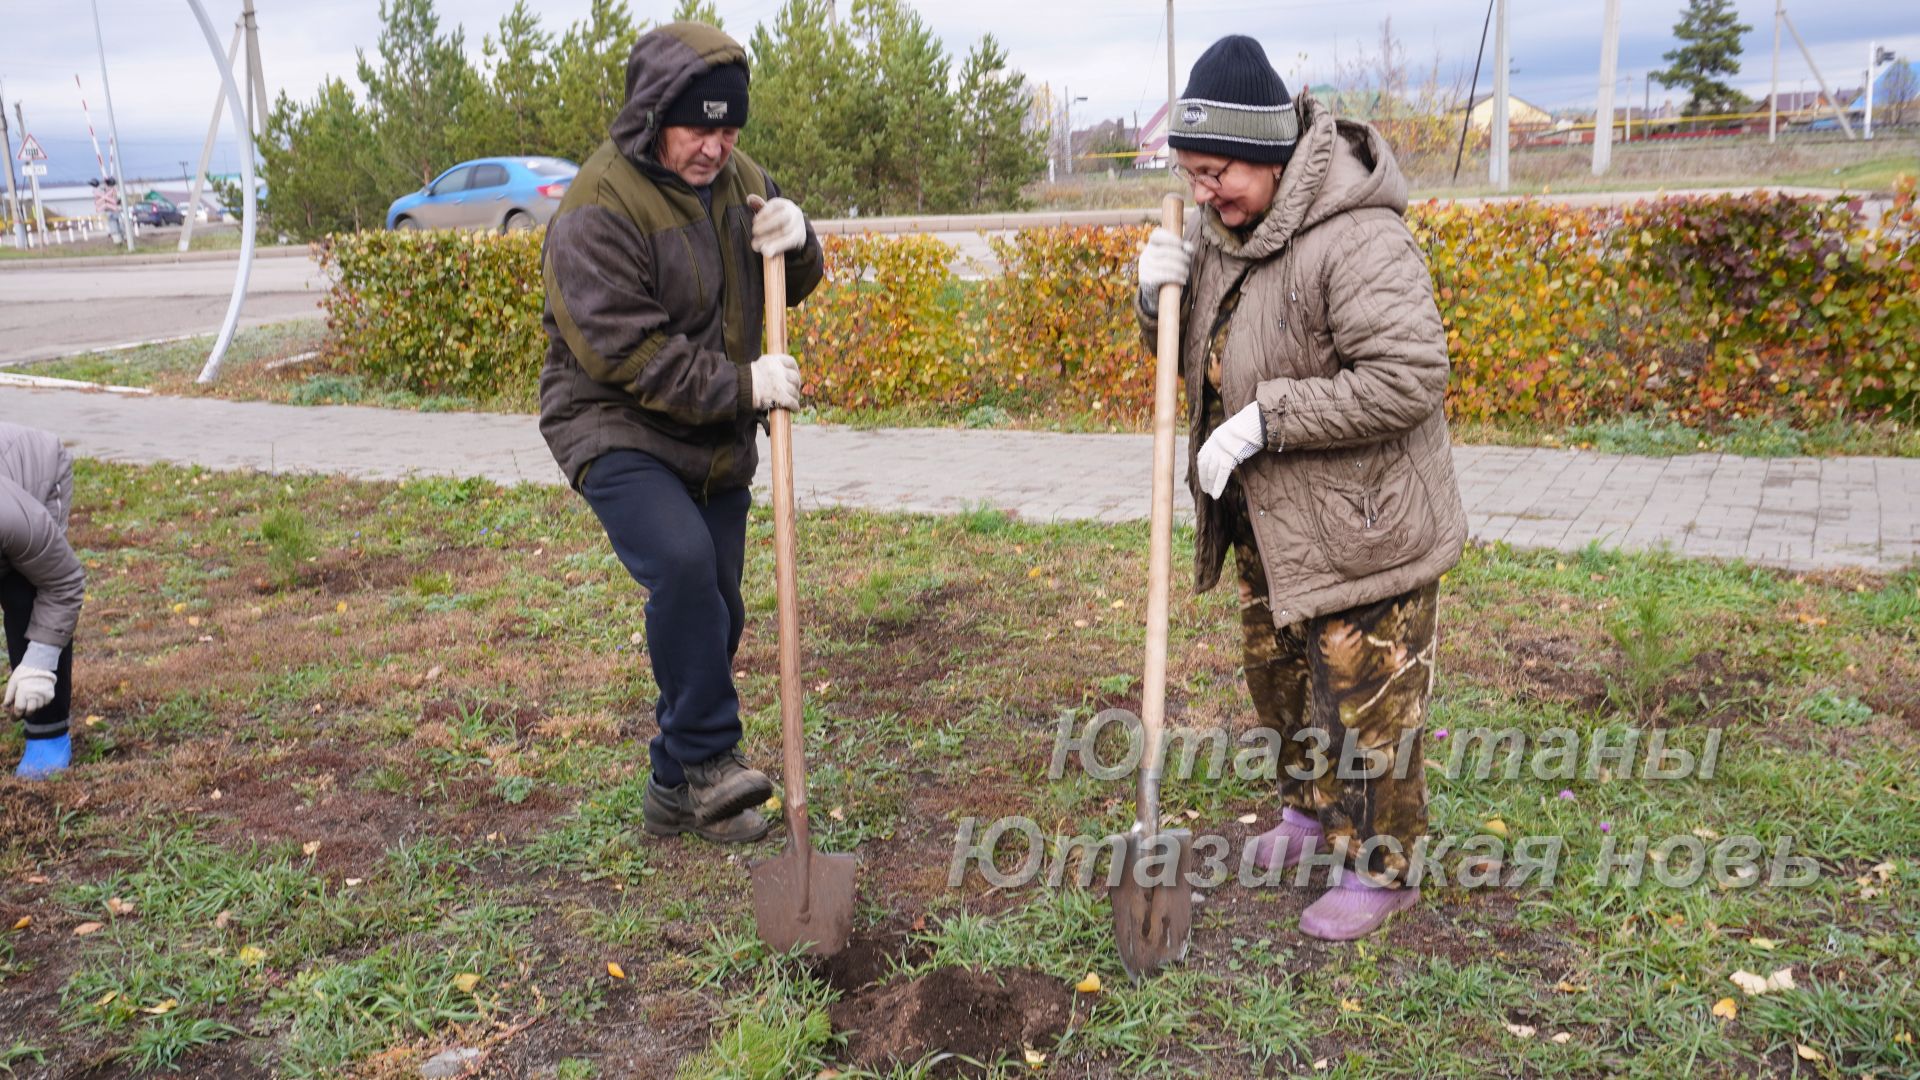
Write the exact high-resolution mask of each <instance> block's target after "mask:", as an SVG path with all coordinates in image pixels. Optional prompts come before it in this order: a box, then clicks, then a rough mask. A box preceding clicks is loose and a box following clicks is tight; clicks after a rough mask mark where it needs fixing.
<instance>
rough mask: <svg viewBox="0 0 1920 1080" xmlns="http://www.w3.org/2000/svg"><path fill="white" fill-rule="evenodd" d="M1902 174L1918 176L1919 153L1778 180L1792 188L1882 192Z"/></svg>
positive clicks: (1794, 174)
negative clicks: (1827, 188)
mask: <svg viewBox="0 0 1920 1080" xmlns="http://www.w3.org/2000/svg"><path fill="white" fill-rule="evenodd" d="M1902 176H1920V154H1909V155H1903V156H1901V157H1894V158H1887V159H1885V160H1882V161H1863V162H1860V163H1858V164H1855V165H1844V166H1841V167H1839V168H1835V169H1821V170H1818V171H1810V172H1803V173H1793V174H1790V175H1788V176H1785V177H1782V178H1781V183H1784V184H1790V185H1793V186H1796V187H1829V188H1844V189H1845V190H1848V191H1869V192H1884V191H1892V190H1893V182H1894V181H1895V180H1896V179H1898V178H1900V177H1902Z"/></svg>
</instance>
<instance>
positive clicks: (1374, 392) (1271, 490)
mask: <svg viewBox="0 0 1920 1080" xmlns="http://www.w3.org/2000/svg"><path fill="white" fill-rule="evenodd" d="M1168 142H1169V144H1170V145H1171V147H1172V148H1173V151H1174V153H1175V154H1176V160H1175V166H1174V168H1175V171H1176V172H1177V173H1179V174H1180V175H1182V176H1183V178H1185V179H1186V180H1187V181H1188V184H1189V186H1190V188H1191V191H1192V193H1193V196H1194V199H1195V201H1196V202H1198V203H1199V204H1200V212H1199V213H1198V214H1196V215H1194V217H1193V219H1192V220H1190V222H1189V224H1188V226H1187V229H1186V236H1185V237H1177V236H1174V235H1173V234H1172V233H1171V232H1168V231H1166V230H1164V229H1156V230H1155V231H1154V234H1153V236H1152V237H1151V238H1150V239H1149V240H1148V242H1147V245H1146V249H1145V250H1144V251H1143V252H1142V254H1141V260H1140V279H1141V290H1140V312H1139V314H1140V317H1141V320H1142V323H1143V324H1144V327H1145V329H1146V331H1147V334H1148V339H1149V341H1151V340H1152V337H1153V334H1154V333H1155V330H1156V325H1157V322H1158V318H1157V312H1156V311H1155V310H1154V307H1153V305H1154V303H1155V298H1156V297H1157V296H1158V291H1159V286H1161V285H1165V284H1180V285H1185V286H1187V288H1186V290H1185V291H1184V293H1183V295H1182V308H1183V310H1182V312H1181V363H1182V371H1183V374H1184V378H1185V383H1186V392H1187V402H1188V407H1189V411H1190V416H1189V436H1190V440H1189V447H1190V448H1189V459H1188V464H1189V473H1188V487H1189V488H1190V489H1191V491H1192V493H1193V499H1194V515H1195V526H1196V533H1195V544H1194V547H1195V567H1194V572H1195V586H1196V588H1197V589H1199V590H1200V591H1205V590H1207V589H1209V588H1211V587H1213V585H1214V584H1215V583H1217V582H1218V580H1219V577H1220V571H1221V569H1222V566H1223V565H1224V563H1225V560H1226V553H1227V551H1228V550H1232V552H1233V554H1234V564H1235V568H1236V571H1237V576H1238V579H1239V586H1240V599H1241V625H1242V629H1243V631H1244V638H1245V648H1246V672H1247V684H1248V689H1249V691H1250V692H1251V697H1252V698H1253V705H1254V711H1255V713H1256V715H1257V716H1258V719H1259V722H1260V723H1261V724H1262V725H1263V726H1265V727H1268V728H1270V729H1273V731H1274V732H1275V733H1276V734H1277V735H1278V737H1279V742H1280V746H1281V753H1280V762H1279V765H1280V777H1279V781H1280V795H1281V803H1282V816H1281V821H1280V824H1279V825H1278V826H1277V827H1276V828H1275V829H1273V830H1272V831H1270V832H1268V833H1265V834H1263V835H1262V836H1260V837H1258V838H1257V839H1256V840H1255V843H1256V844H1257V845H1258V849H1259V850H1258V851H1257V852H1256V858H1257V860H1258V862H1259V864H1260V865H1261V866H1263V867H1266V868H1269V869H1273V870H1276V871H1277V870H1279V869H1282V868H1285V867H1289V866H1293V865H1295V864H1297V863H1298V862H1299V861H1300V860H1301V858H1303V857H1304V856H1305V855H1307V854H1308V853H1311V852H1315V851H1319V850H1327V851H1331V852H1333V853H1335V854H1337V855H1339V856H1341V858H1342V862H1343V865H1344V867H1345V870H1344V872H1336V873H1335V874H1334V875H1332V881H1333V887H1332V888H1330V889H1329V890H1328V891H1327V893H1326V894H1325V895H1324V896H1322V897H1321V898H1320V899H1319V900H1316V901H1315V902H1314V903H1313V904H1312V905H1310V906H1309V907H1308V908H1307V910H1306V911H1305V912H1304V913H1303V914H1302V916H1301V929H1302V930H1303V931H1304V932H1306V933H1308V934H1310V935H1313V936H1316V937H1321V938H1328V939H1333V940H1349V939H1352V938H1358V937H1362V936H1365V935H1366V934H1369V933H1371V932H1373V931H1374V930H1375V929H1378V928H1379V926H1380V925H1381V924H1382V923H1384V922H1385V921H1386V919H1387V918H1388V917H1389V916H1391V915H1392V914H1393V913H1395V912H1397V911H1402V910H1405V909H1406V908H1409V907H1411V906H1413V904H1415V903H1416V902H1417V901H1418V898H1419V889H1418V887H1417V882H1414V881H1411V880H1409V878H1410V876H1411V875H1410V874H1409V869H1410V868H1411V867H1412V866H1413V865H1414V859H1413V855H1414V850H1415V846H1416V845H1417V844H1418V843H1419V842H1420V841H1421V840H1422V838H1423V837H1424V836H1425V834H1426V782H1425V778H1424V775H1423V773H1422V763H1423V755H1422V752H1421V745H1420V744H1421V732H1422V729H1423V727H1424V725H1425V721H1426V716H1427V707H1428V700H1429V697H1430V696H1431V693H1432V688H1433V677H1434V653H1435V647H1436V642H1437V628H1438V619H1437V612H1436V607H1437V601H1438V594H1439V580H1440V576H1441V575H1442V574H1443V573H1445V572H1446V571H1447V570H1448V569H1449V568H1450V567H1452V566H1453V565H1454V563H1455V562H1457V561H1458V560H1459V558H1460V551H1461V547H1462V545H1463V544H1464V542H1465V540H1466V517H1465V514H1464V512H1463V511H1462V509H1461V505H1460V494H1459V488H1458V485H1457V484H1456V482H1455V480H1454V473H1453V459H1452V454H1451V443H1450V440H1449V438H1448V435H1447V423H1446V414H1445V412H1444V409H1443V402H1444V397H1445V392H1446V385H1447V340H1446V332H1445V330H1444V329H1443V328H1442V326H1441V323H1440V314H1439V311H1438V310H1437V309H1436V308H1435V306H1434V301H1433V291H1432V283H1431V279H1430V277H1429V275H1428V272H1427V268H1426V263H1425V261H1424V260H1423V259H1422V257H1421V254H1420V249H1419V248H1418V246H1416V245H1415V243H1414V240H1413V236H1412V234H1411V233H1410V232H1409V231H1408V229H1407V226H1406V222H1405V220H1404V217H1403V215H1404V213H1405V211H1406V205H1407V183H1406V179H1405V178H1404V177H1403V176H1402V175H1401V173H1400V170H1399V168H1398V167H1397V166H1396V165H1395V164H1394V160H1393V153H1392V151H1391V150H1390V149H1389V148H1388V147H1387V144H1386V142H1385V141H1384V140H1383V139H1381V137H1380V135H1379V134H1378V133H1377V132H1376V131H1374V130H1373V129H1372V128H1371V127H1369V126H1368V125H1366V124H1361V123H1356V122H1352V121H1346V120H1337V119H1335V118H1334V116H1333V115H1332V114H1331V113H1330V112H1329V111H1328V110H1327V109H1326V108H1324V107H1323V106H1321V105H1320V104H1318V103H1317V102H1315V101H1313V100H1312V99H1311V98H1305V99H1302V100H1300V101H1298V102H1295V101H1293V100H1291V99H1290V98H1289V97H1288V95H1287V92H1286V87H1285V85H1284V84H1283V83H1282V82H1281V80H1280V76H1279V75H1278V74H1277V73H1276V72H1274V70H1273V68H1272V66H1271V65H1270V64H1269V63H1268V62H1267V59H1266V54H1265V52H1264V51H1263V50H1262V49H1261V48H1260V45H1259V43H1258V42H1256V41H1254V40H1253V39H1251V38H1246V37H1238V36H1236V37H1228V38H1224V39H1222V40H1221V41H1219V42H1217V43H1216V44H1215V45H1214V46H1213V47H1212V48H1210V49H1208V50H1207V52H1206V53H1205V54H1204V55H1202V57H1201V58H1200V60H1199V62H1198V63H1197V64H1195V66H1194V70H1193V73H1192V76H1191V81H1190V82H1189V84H1188V86H1187V91H1186V93H1185V94H1184V95H1183V96H1182V98H1181V100H1180V101H1179V102H1178V103H1177V104H1176V105H1175V107H1174V112H1173V117H1172V126H1171V134H1170V137H1169V139H1168ZM1343 762H1344V763H1345V764H1343Z"/></svg>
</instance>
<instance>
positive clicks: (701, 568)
mask: <svg viewBox="0 0 1920 1080" xmlns="http://www.w3.org/2000/svg"><path fill="white" fill-rule="evenodd" d="M580 491H581V494H583V495H585V496H586V497H587V503H588V504H589V505H591V506H592V507H593V512H594V513H595V514H596V515H598V516H599V518H600V524H601V526H602V527H604V528H605V529H606V530H607V539H608V540H611V541H612V542H613V551H614V554H616V555H618V556H619V557H620V561H621V563H622V564H624V565H625V566H626V568H627V572H628V573H629V574H632V575H633V580H635V581H637V582H639V583H640V584H641V585H642V586H644V587H645V588H646V590H647V653H648V655H649V656H650V657H651V659H652V661H653V680H654V682H655V683H657V684H658V685H659V687H660V699H659V701H658V702H657V703H656V704H655V705H654V715H655V718H656V719H657V720H658V721H659V724H660V734H658V735H656V736H655V737H654V739H653V742H652V743H651V744H650V745H649V746H648V747H647V750H648V754H649V756H650V757H651V758H652V760H653V777H654V779H655V780H656V781H658V782H659V783H661V784H663V785H666V786H667V787H675V786H678V785H680V784H683V783H685V782H686V775H685V773H683V772H682V771H681V766H683V765H698V764H700V763H701V762H703V761H707V760H710V759H712V758H715V757H718V756H720V755H721V754H724V753H726V752H727V751H729V750H732V749H733V748H734V746H735V745H737V744H738V743H739V742H740V695H739V694H738V693H737V692H736V691H735V690H734V686H733V654H734V652H735V651H736V650H737V649H739V647H740V631H741V629H742V628H743V627H744V626H745V625H746V607H745V605H744V604H743V603H742V602H741V600H740V573H741V570H742V567H743V566H744V564H745V561H746V549H747V508H748V506H749V505H750V504H751V503H752V495H751V494H750V493H749V492H748V491H747V489H745V488H739V489H736V490H733V491H726V492H721V493H719V494H716V495H714V496H713V497H712V498H710V499H709V500H708V501H707V502H705V503H701V502H700V501H698V500H697V499H696V498H695V496H694V493H693V492H691V491H689V490H688V489H687V485H686V483H685V482H684V481H682V480H681V479H680V478H679V477H678V476H676V475H674V472H673V470H671V469H669V468H667V466H666V465H665V464H663V463H662V462H661V461H660V460H659V459H658V458H655V457H653V456H652V455H650V454H644V453H641V452H639V451H637V450H615V451H612V452H610V453H607V454H603V455H601V456H600V457H598V458H595V459H594V461H593V464H592V465H591V466H590V467H589V468H588V469H587V477H586V481H585V482H584V483H583V484H581V486H580Z"/></svg>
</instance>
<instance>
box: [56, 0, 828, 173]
mask: <svg viewBox="0 0 1920 1080" xmlns="http://www.w3.org/2000/svg"><path fill="white" fill-rule="evenodd" d="M94 2H95V3H99V0H94ZM835 6H836V7H837V6H838V5H837V4H836V5H835ZM240 24H241V25H242V26H244V27H245V28H246V31H247V81H248V82H250V83H252V84H253V85H252V87H251V88H250V89H251V92H250V93H248V94H247V132H248V133H249V134H251V135H252V136H253V137H254V138H256V139H258V138H259V137H260V131H261V129H262V128H264V127H266V124H267V77H266V76H265V75H263V74H261V71H260V24H259V23H257V22H255V21H254V18H253V0H242V3H241V5H240Z"/></svg>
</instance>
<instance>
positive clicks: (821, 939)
mask: <svg viewBox="0 0 1920 1080" xmlns="http://www.w3.org/2000/svg"><path fill="white" fill-rule="evenodd" d="M856 861H857V860H856V859H854V857H853V856H851V855H827V854H824V853H822V852H818V851H808V852H804V853H803V852H801V851H798V850H793V849H789V850H788V851H787V852H786V854H784V855H780V856H777V857H775V858H772V859H767V860H765V861H764V862H759V863H756V864H754V866H753V870H752V873H753V917H754V919H755V920H756V921H757V922H758V923H759V928H760V940H762V941H764V942H766V943H767V946H768V947H769V948H771V949H773V951H775V952H782V953H784V952H787V951H789V950H791V949H792V948H793V947H794V946H796V945H800V944H805V945H806V946H807V951H808V952H810V953H812V954H813V955H815V956H832V955H833V954H834V953H837V952H839V951H840V950H841V949H844V948H846V947H847V938H848V936H850V935H851V934H852V933H853V871H854V864H855V862H856Z"/></svg>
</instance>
